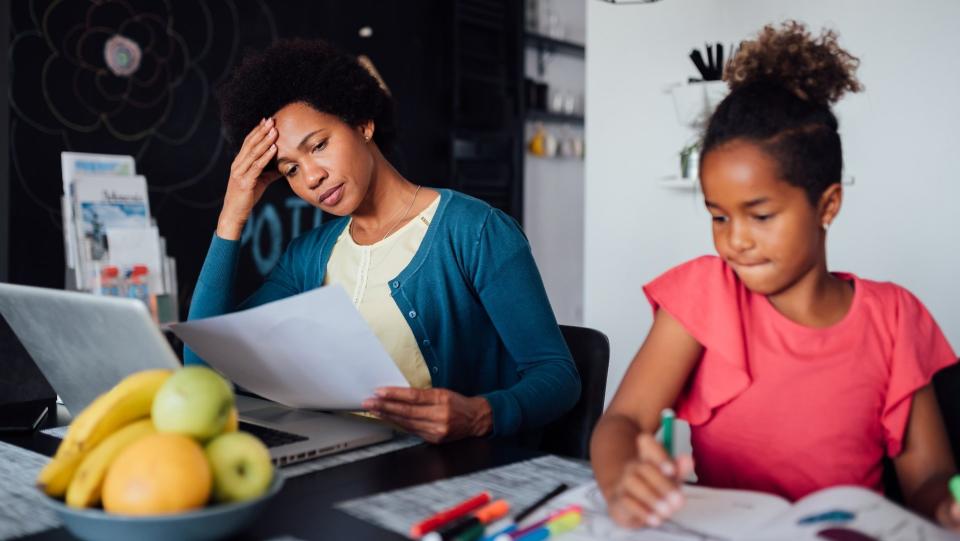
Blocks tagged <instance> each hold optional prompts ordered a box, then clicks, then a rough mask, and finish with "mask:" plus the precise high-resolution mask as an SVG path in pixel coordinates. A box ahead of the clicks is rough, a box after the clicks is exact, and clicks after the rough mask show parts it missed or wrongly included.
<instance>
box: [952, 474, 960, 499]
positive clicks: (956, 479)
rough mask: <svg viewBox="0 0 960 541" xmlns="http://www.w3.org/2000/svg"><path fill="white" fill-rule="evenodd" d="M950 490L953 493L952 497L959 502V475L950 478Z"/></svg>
mask: <svg viewBox="0 0 960 541" xmlns="http://www.w3.org/2000/svg"><path fill="white" fill-rule="evenodd" d="M950 492H952V493H953V499H954V500H956V501H957V503H960V475H954V476H953V477H952V478H951V479H950Z"/></svg>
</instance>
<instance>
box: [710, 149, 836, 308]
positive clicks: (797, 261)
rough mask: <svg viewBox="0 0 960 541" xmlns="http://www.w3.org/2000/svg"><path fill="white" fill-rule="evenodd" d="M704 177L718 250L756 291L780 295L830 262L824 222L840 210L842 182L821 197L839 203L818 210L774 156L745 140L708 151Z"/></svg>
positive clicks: (825, 205) (747, 284)
mask: <svg viewBox="0 0 960 541" xmlns="http://www.w3.org/2000/svg"><path fill="white" fill-rule="evenodd" d="M700 177H701V184H702V186H703V195H704V199H705V200H706V205H707V210H708V211H709V212H710V214H711V216H713V243H714V246H716V249H717V253H718V254H719V255H720V257H721V258H723V260H724V261H726V262H727V263H728V264H729V265H730V266H731V267H732V268H733V270H734V271H735V272H736V273H737V275H738V276H739V277H740V279H741V280H742V281H743V283H744V285H746V286H747V288H749V289H750V290H752V291H755V292H757V293H760V294H763V295H774V294H777V293H780V292H782V291H784V290H786V289H787V288H789V287H790V286H792V285H794V284H795V283H796V282H797V281H799V280H800V278H802V277H803V276H805V275H806V274H807V273H809V272H811V271H812V270H813V269H815V268H816V267H817V266H818V265H819V264H820V263H821V262H823V261H824V260H825V258H826V256H825V253H824V237H825V232H824V229H823V224H824V223H829V221H830V220H832V219H833V215H834V214H835V213H836V210H839V185H834V186H832V187H831V189H829V190H827V192H825V193H824V198H822V201H821V202H822V203H825V202H827V200H829V199H830V198H831V197H833V196H832V195H830V194H835V195H836V201H835V203H836V204H835V205H830V204H821V205H820V209H818V208H817V207H814V206H813V205H811V204H810V200H809V199H807V194H806V192H805V191H804V190H803V188H799V187H797V186H794V185H792V184H789V183H787V181H785V180H783V179H781V178H780V173H779V168H778V166H777V162H776V161H775V160H774V159H773V158H771V157H770V156H769V155H767V154H766V153H765V152H764V151H762V150H761V149H760V148H759V147H758V146H756V145H755V144H752V143H750V142H745V141H742V140H734V141H731V142H728V143H725V144H723V145H721V146H719V147H716V148H714V149H713V150H711V151H710V152H709V153H707V155H706V156H704V158H703V164H702V168H701V171H700Z"/></svg>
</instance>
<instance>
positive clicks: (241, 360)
mask: <svg viewBox="0 0 960 541" xmlns="http://www.w3.org/2000/svg"><path fill="white" fill-rule="evenodd" d="M170 328H171V329H172V330H173V332H174V333H176V335H177V336H179V337H180V338H181V339H182V340H183V341H184V342H185V343H186V344H187V345H188V346H190V348H191V349H192V350H193V351H194V352H196V353H197V355H199V356H200V357H201V358H202V359H203V360H204V361H206V362H207V363H209V364H210V366H212V367H213V368H215V369H216V370H218V371H219V372H221V373H222V374H223V375H225V376H226V377H228V378H229V379H231V380H232V381H234V382H236V383H238V384H239V385H241V386H243V387H245V388H246V389H249V390H251V391H253V392H255V393H257V394H259V395H261V396H263V397H266V398H269V399H270V400H273V401H275V402H279V403H281V404H283V405H285V406H289V407H293V408H304V409H318V410H357V409H360V403H361V402H362V401H363V400H364V399H366V398H370V397H372V396H373V391H374V389H376V388H377V387H382V386H396V387H407V386H409V384H408V383H407V380H406V378H404V377H403V374H402V373H401V372H400V369H399V368H397V365H396V364H394V362H393V360H392V359H391V358H390V356H389V355H388V354H387V352H386V351H385V350H384V349H383V346H382V345H381V344H380V341H379V340H378V339H377V337H376V336H375V335H374V334H373V331H371V330H370V327H368V326H367V323H366V322H365V321H364V320H363V317H362V316H361V315H360V313H359V312H358V311H357V309H356V308H354V306H353V304H352V303H351V302H350V299H349V297H347V293H346V292H345V291H344V290H343V288H342V287H340V286H338V285H332V286H325V287H321V288H319V289H314V290H312V291H308V292H306V293H301V294H299V295H295V296H293V297H289V298H286V299H282V300H279V301H275V302H272V303H269V304H265V305H263V306H258V307H256V308H251V309H249V310H244V311H242V312H236V313H233V314H228V315H225V316H218V317H213V318H208V319H201V320H196V321H190V322H187V323H178V324H175V325H171V326H170Z"/></svg>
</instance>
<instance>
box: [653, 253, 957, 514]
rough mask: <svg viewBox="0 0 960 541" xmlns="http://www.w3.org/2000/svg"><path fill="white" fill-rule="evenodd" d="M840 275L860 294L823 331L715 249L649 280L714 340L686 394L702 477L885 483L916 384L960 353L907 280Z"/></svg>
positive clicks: (790, 494) (754, 484)
mask: <svg viewBox="0 0 960 541" xmlns="http://www.w3.org/2000/svg"><path fill="white" fill-rule="evenodd" d="M835 276H838V277H840V278H842V279H844V280H851V281H852V282H853V285H854V294H853V302H852V304H851V306H850V310H849V312H848V313H847V314H846V316H844V318H843V319H842V320H841V321H839V322H838V323H836V324H834V325H832V326H830V327H826V328H820V329H818V328H811V327H805V326H803V325H800V324H798V323H795V322H793V321H791V320H789V319H787V318H786V317H785V316H784V315H782V314H780V313H779V312H777V310H776V309H775V308H774V307H773V306H772V305H771V304H770V302H769V301H768V300H767V298H766V297H765V296H763V295H760V294H756V293H753V292H751V291H750V290H748V289H747V288H746V287H745V286H744V285H743V283H742V282H741V281H740V280H739V279H738V278H737V275H736V274H735V273H734V272H733V270H732V269H731V268H730V267H729V266H727V265H726V264H725V263H724V262H723V261H722V260H721V259H719V258H718V257H715V256H704V257H700V258H698V259H694V260H693V261H689V262H687V263H684V264H682V265H680V266H678V267H675V268H673V269H671V270H669V271H667V272H666V273H664V274H663V275H661V276H660V277H658V278H657V279H656V280H654V281H652V282H650V283H649V284H647V285H646V286H644V292H645V293H646V294H647V297H648V299H649V300H650V303H651V304H652V305H653V309H654V311H656V310H657V308H663V309H664V310H665V311H666V312H668V313H669V314H670V315H671V316H673V317H674V318H675V319H676V320H677V321H679V322H680V324H681V325H683V327H684V328H685V329H686V330H687V332H689V333H690V335H691V336H693V337H694V338H695V339H696V340H697V341H698V342H699V343H700V344H701V345H702V346H703V348H704V353H703V357H702V358H701V360H700V362H699V364H698V365H697V368H696V370H695V371H694V373H693V374H692V375H691V377H690V380H689V381H688V383H687V386H686V387H685V389H684V391H683V392H682V393H681V396H680V398H679V399H678V402H677V404H676V409H677V415H678V416H679V417H681V418H683V419H685V420H687V421H688V422H689V423H690V425H691V431H692V443H693V449H694V459H695V461H696V470H697V477H698V478H699V482H700V483H702V484H704V485H707V486H713V487H723V488H740V489H747V490H759V491H764V492H771V493H775V494H779V495H781V496H783V497H786V498H789V499H791V500H796V499H799V498H802V497H803V496H805V495H807V494H809V493H811V492H815V491H817V490H820V489H823V488H827V487H830V486H835V485H844V484H846V485H859V486H863V487H867V488H871V489H874V490H877V491H882V486H881V473H882V471H881V470H882V468H881V460H882V458H883V456H884V454H887V455H889V456H896V455H897V454H899V453H900V450H901V447H902V442H903V437H904V431H905V429H906V425H907V420H908V418H909V415H910V404H911V402H912V397H913V393H914V392H915V391H917V390H918V389H920V388H921V387H923V386H924V385H926V384H928V383H929V382H930V379H931V378H932V377H933V374H934V373H936V372H937V371H938V370H940V369H941V368H944V367H945V366H947V365H950V364H952V363H954V362H957V356H956V354H955V353H954V352H953V350H952V349H951V348H950V344H948V343H947V340H946V338H944V336H943V333H942V332H941V331H940V328H939V327H938V326H937V324H936V322H935V321H934V320H933V318H932V317H931V316H930V313H929V312H927V310H926V308H925V307H924V306H923V304H921V303H920V301H919V300H917V298H916V297H914V296H913V295H912V294H911V293H910V292H909V291H907V290H906V289H904V288H902V287H900V286H898V285H896V284H892V283H889V282H874V281H870V280H863V279H860V278H858V277H856V276H854V275H852V274H844V273H835Z"/></svg>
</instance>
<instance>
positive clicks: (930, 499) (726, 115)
mask: <svg viewBox="0 0 960 541" xmlns="http://www.w3.org/2000/svg"><path fill="white" fill-rule="evenodd" d="M857 64H858V60H857V59H856V58H854V57H852V56H850V55H849V54H848V53H847V52H846V51H844V50H843V49H841V48H840V47H839V46H838V45H837V41H836V36H835V34H833V33H832V32H825V33H823V34H822V35H821V36H820V37H819V38H817V39H815V38H813V37H812V36H810V34H809V33H808V32H807V31H806V29H805V28H804V27H803V26H801V25H800V24H798V23H795V22H792V23H787V24H785V25H783V26H782V28H780V29H779V30H777V29H774V28H772V27H769V26H768V27H766V28H765V29H764V30H763V31H762V32H761V33H760V35H759V37H758V39H757V40H756V41H753V42H747V43H745V44H744V45H743V46H742V48H741V49H740V52H739V53H738V54H737V55H736V57H735V58H734V59H733V60H732V62H731V64H730V65H729V66H728V68H727V72H726V77H727V80H728V82H729V85H730V90H731V92H730V94H729V95H728V96H727V97H726V99H724V100H723V102H721V103H720V105H719V106H718V107H717V109H716V111H715V112H714V114H713V116H712V117H711V119H710V121H709V125H708V127H707V132H706V135H705V137H704V141H703V160H702V163H701V169H700V178H701V184H702V188H703V194H704V199H705V201H706V206H707V210H708V211H709V212H710V214H711V215H712V217H713V239H714V245H715V247H716V250H717V253H718V255H719V257H714V256H705V257H701V258H698V259H695V260H693V261H690V262H688V263H685V264H683V265H680V266H679V267H676V268H674V269H672V270H670V271H668V272H667V273H665V274H664V275H662V276H660V277H659V278H657V279H656V280H654V281H653V282H651V283H650V284H648V285H647V286H646V287H645V288H644V292H645V293H646V294H647V297H648V299H649V301H650V303H651V305H652V306H653V309H654V314H655V315H654V321H653V325H652V328H651V330H650V333H649V335H648V336H647V338H646V340H645V341H644V343H643V345H642V347H641V348H640V351H639V352H638V353H637V355H636V357H635V358H634V359H633V362H632V364H631V365H630V367H629V369H628V371H627V373H626V375H625V376H624V379H623V382H622V383H621V385H620V388H619V389H618V390H617V393H616V395H615V396H614V398H613V400H612V402H611V404H610V406H609V408H608V410H607V411H606V413H605V414H604V415H603V417H602V418H601V420H600V422H599V423H598V425H597V428H596V431H595V432H594V435H593V439H592V442H591V454H592V460H593V467H594V471H595V474H596V478H597V482H598V484H599V486H600V488H601V490H602V491H603V494H604V496H605V497H606V499H607V503H608V505H609V510H610V514H611V516H612V517H613V518H614V519H615V520H616V521H617V522H619V523H620V524H622V525H625V526H631V527H638V526H642V525H649V526H657V525H659V524H661V523H662V521H663V520H665V519H666V518H667V517H669V516H670V515H671V513H672V512H674V511H676V510H677V509H678V508H679V507H680V506H682V505H683V496H682V495H681V493H680V491H679V489H678V486H679V485H678V484H679V483H680V481H681V480H682V479H683V478H684V477H685V476H686V475H687V474H688V473H690V470H691V469H692V468H693V463H694V461H693V458H695V459H696V473H697V476H698V478H699V481H700V482H701V483H702V484H704V485H708V486H714V487H723V488H740V489H749V490H759V491H767V492H772V493H776V494H779V495H782V496H784V497H787V498H789V499H792V500H795V499H798V498H800V497H802V496H804V495H806V494H809V493H811V492H814V491H816V490H819V489H822V488H826V487H829V486H834V485H841V484H850V485H860V486H864V487H868V488H871V489H874V490H876V491H882V490H883V487H882V485H881V473H882V460H883V458H884V455H886V456H889V457H891V458H892V459H893V463H894V465H895V468H896V473H897V476H898V478H899V481H900V486H901V488H902V492H903V495H904V498H905V502H906V504H907V505H908V506H909V507H911V508H912V509H914V510H916V511H917V512H919V513H922V514H925V515H927V516H929V517H932V518H935V519H936V520H938V521H939V522H940V523H941V524H942V525H944V526H946V527H949V528H953V529H960V507H958V505H957V504H956V503H954V502H953V501H952V498H950V497H949V493H948V488H947V483H948V479H949V478H950V476H951V475H952V474H953V473H954V471H955V465H954V463H953V459H952V457H951V454H950V446H949V443H948V442H947V439H946V434H945V430H944V426H943V422H942V420H941V418H940V413H939V410H938V406H937V402H936V398H935V396H934V393H933V390H932V388H931V386H930V380H931V377H932V376H933V374H934V373H935V372H937V371H938V370H939V369H941V368H943V367H945V366H947V365H949V364H951V363H954V362H956V360H957V357H956V355H955V354H954V352H953V351H952V350H951V348H950V345H949V344H948V343H947V341H946V339H945V338H944V336H943V334H942V333H941V332H940V329H939V328H938V327H937V324H936V323H935V322H934V321H933V319H932V317H931V316H930V314H929V313H928V312H927V310H926V309H925V308H924V306H923V305H922V304H921V303H920V301H919V300H917V299H916V297H914V296H913V295H911V294H910V292H908V291H907V290H905V289H904V288H902V287H899V286H897V285H895V284H891V283H888V282H874V281H871V280H866V279H863V278H860V277H858V276H855V275H853V274H848V273H832V272H828V271H827V262H826V248H825V244H826V237H827V230H828V228H829V226H830V224H831V222H833V220H834V219H836V217H837V213H838V212H839V211H840V203H841V200H842V195H843V190H842V187H841V185H840V178H841V169H842V158H841V148H840V137H839V135H838V133H837V119H836V117H834V115H833V113H831V111H830V104H831V103H833V102H835V101H836V100H837V99H838V98H840V96H841V95H842V94H843V93H844V92H845V91H857V90H860V88H861V87H860V84H859V82H858V81H857V80H856V78H855V77H854V71H855V69H856V66H857ZM667 407H674V408H676V409H677V413H678V415H679V416H680V417H681V418H684V419H685V420H687V421H688V422H689V423H690V425H691V431H692V443H693V450H694V456H693V457H692V458H691V457H689V456H688V457H680V458H677V459H676V460H673V459H671V458H670V457H669V456H668V454H667V453H666V451H665V450H664V449H663V448H662V447H661V446H660V445H659V444H658V443H657V442H656V441H655V440H654V437H653V434H654V433H655V432H656V430H657V429H658V425H659V414H660V411H661V410H662V409H664V408H667Z"/></svg>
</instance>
